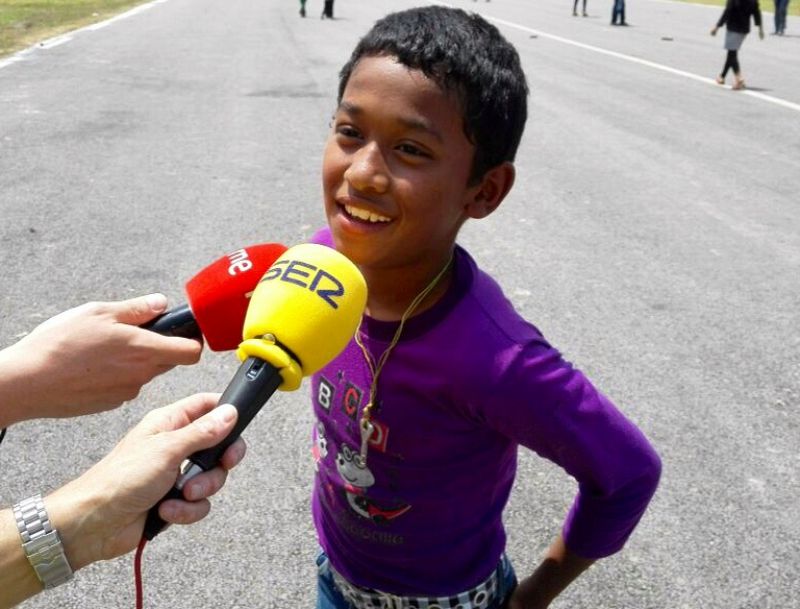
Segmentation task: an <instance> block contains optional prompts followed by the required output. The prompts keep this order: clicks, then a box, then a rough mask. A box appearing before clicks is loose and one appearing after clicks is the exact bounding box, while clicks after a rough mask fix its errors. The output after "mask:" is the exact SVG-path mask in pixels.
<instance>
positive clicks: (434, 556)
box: [312, 7, 661, 609]
mask: <svg viewBox="0 0 800 609" xmlns="http://www.w3.org/2000/svg"><path fill="white" fill-rule="evenodd" d="M527 93H528V90H527V85H526V83H525V76H524V74H523V72H522V69H521V67H520V63H519V57H518V55H517V53H516V51H515V50H514V48H513V47H512V46H511V45H510V44H509V43H508V42H507V41H506V40H505V39H504V38H503V37H502V36H501V35H500V33H499V32H498V31H497V29H496V28H495V27H494V26H492V25H490V24H489V23H487V22H486V21H484V20H483V19H482V18H481V17H479V16H477V15H468V14H467V13H465V12H463V11H461V10H456V9H448V8H443V7H426V8H419V9H412V10H409V11H404V12H400V13H395V14H392V15H389V16H387V17H385V18H384V19H382V20H381V21H379V22H377V23H376V24H375V26H374V27H373V29H372V30H371V31H370V32H369V33H368V34H367V35H366V36H365V37H364V38H363V39H362V40H361V41H360V42H359V44H358V45H357V47H356V49H355V51H354V52H353V55H352V56H351V58H350V60H349V61H348V63H347V64H346V65H345V66H344V68H343V69H342V72H341V79H340V85H339V105H338V108H337V110H336V113H335V115H334V117H333V123H332V131H331V135H330V137H329V140H328V143H327V145H326V149H325V155H324V160H323V188H324V195H325V210H326V215H327V220H328V225H329V228H328V229H325V230H323V231H320V232H319V233H317V235H315V237H314V241H317V242H320V243H325V244H329V245H333V246H334V247H336V249H337V250H339V251H341V252H342V253H344V254H345V255H347V256H348V257H349V258H350V259H351V260H353V262H355V263H356V264H357V265H358V266H359V268H360V269H361V271H362V272H363V274H364V276H365V278H366V280H367V285H368V287H369V297H368V302H367V311H366V315H365V316H364V318H363V320H362V323H361V326H360V328H359V330H358V331H357V333H356V336H355V337H354V340H353V341H351V342H350V344H349V345H348V346H347V348H346V349H345V350H344V352H343V353H342V354H341V355H340V356H339V357H338V358H337V359H335V360H334V361H333V362H332V363H331V364H330V365H329V366H327V367H325V368H324V369H323V370H321V371H320V372H319V373H318V374H316V375H315V376H314V379H313V382H312V392H313V402H314V412H315V415H316V417H317V421H316V425H315V429H314V445H313V451H312V452H313V454H314V457H315V460H316V464H317V476H316V482H315V489H314V496H313V506H312V509H313V515H314V522H315V526H316V528H317V532H318V536H319V541H320V544H321V546H322V548H323V550H324V552H323V553H322V554H321V555H320V557H319V559H318V565H319V579H318V601H317V607H318V609H332V608H337V609H344V608H347V607H354V608H355V609H362V608H367V607H402V608H405V609H409V608H414V607H419V608H426V607H427V608H430V609H432V608H437V607H438V608H455V607H458V608H461V609H467V608H469V609H487V608H491V609H495V608H499V607H511V608H513V609H523V608H524V609H533V608H540V607H546V606H548V604H549V603H550V601H551V600H552V599H553V598H555V596H556V595H557V594H558V593H559V592H560V591H561V590H562V589H563V588H564V587H566V586H567V585H568V584H569V582H570V581H572V580H573V579H574V578H575V577H577V575H579V574H580V573H581V572H582V571H583V570H584V569H586V568H587V567H588V566H589V565H590V564H591V563H592V562H593V560H594V559H597V558H600V557H603V556H607V555H609V554H612V553H614V552H616V551H617V550H619V549H620V548H621V547H622V545H623V544H624V542H625V541H626V539H627V538H628V536H629V535H630V533H631V532H632V530H633V528H634V527H635V526H636V523H637V522H638V520H639V518H640V517H641V515H642V514H643V512H644V510H645V508H646V506H647V504H648V502H649V500H650V497H651V496H652V494H653V493H654V492H655V488H656V485H657V483H658V478H659V475H660V471H661V465H660V461H659V459H658V456H657V455H656V454H655V452H654V451H653V449H652V448H651V447H650V445H649V444H648V442H647V440H646V439H645V438H644V436H643V435H642V434H641V432H640V431H639V430H638V429H637V428H636V427H635V426H634V425H633V424H632V423H630V422H629V421H627V420H626V419H625V418H624V417H623V416H622V415H621V414H620V413H619V412H618V411H617V410H616V408H615V407H614V406H613V405H612V404H611V403H610V402H609V401H608V400H607V399H606V398H605V397H604V396H602V395H601V394H599V393H598V392H597V391H596V390H595V389H594V388H593V387H592V385H591V384H590V383H589V382H588V381H587V380H586V378H585V377H584V376H583V375H582V374H581V373H580V372H578V371H577V370H575V369H573V368H572V367H571V366H570V364H568V363H567V362H565V361H564V360H563V359H562V358H561V357H560V355H559V353H558V352H557V351H556V350H555V349H554V348H552V347H551V346H550V345H549V344H548V343H547V342H546V341H545V339H544V338H543V337H542V335H541V334H540V333H539V331H538V330H537V329H536V328H535V327H533V326H532V325H530V324H529V323H527V322H525V321H524V320H523V319H521V318H520V317H519V315H518V314H517V313H516V312H515V311H514V310H513V308H512V306H511V304H510V303H509V302H508V301H507V300H506V299H505V297H504V296H503V294H502V292H501V290H500V288H499V287H498V286H497V284H496V283H495V282H494V281H493V280H492V279H491V278H489V276H488V275H486V274H485V273H483V272H482V271H480V270H479V269H478V268H477V266H476V264H475V262H474V261H473V260H472V258H470V256H469V254H467V252H466V251H465V250H463V249H462V248H461V247H459V246H457V245H456V243H455V241H456V236H457V234H458V231H459V229H460V227H461V226H462V224H463V223H464V221H465V220H467V219H468V218H475V219H478V218H483V217H485V216H487V215H489V214H490V213H492V212H493V211H494V210H495V209H496V208H497V207H498V205H500V203H501V201H502V200H503V198H504V197H505V196H506V195H507V194H508V192H509V190H510V189H511V186H512V184H513V181H514V166H513V164H512V161H513V159H514V155H515V153H516V149H517V146H518V144H519V141H520V138H521V136H522V131H523V128H524V125H525V120H526V116H527V108H526V104H527V101H526V98H527ZM519 444H522V445H524V446H526V447H528V448H530V449H532V450H534V451H536V452H537V453H538V454H540V455H541V456H543V457H545V458H548V459H550V460H552V461H554V462H555V463H557V464H559V465H560V466H561V467H563V468H564V469H565V470H566V471H567V472H568V473H569V474H570V475H572V476H573V477H575V478H576V479H577V480H578V482H579V484H580V491H579V493H578V496H577V498H576V500H575V502H574V505H573V507H572V509H571V511H570V513H569V515H568V516H567V519H566V523H565V524H564V527H563V531H562V535H560V536H559V537H558V538H557V539H556V540H555V541H554V542H553V544H552V546H551V547H550V549H549V551H548V555H547V557H546V558H545V560H544V561H543V562H542V564H541V566H540V567H539V568H538V569H536V571H535V572H534V573H533V574H532V575H531V576H529V577H527V578H524V579H522V581H521V582H520V584H519V586H516V583H517V580H516V577H515V574H514V570H513V569H512V567H511V565H510V563H509V561H508V559H507V558H506V556H505V554H504V546H505V532H504V530H503V525H502V511H503V508H504V506H505V504H506V501H507V499H508V496H509V492H510V490H511V486H512V483H513V480H514V475H515V470H516V451H517V446H518V445H519ZM515 586H516V587H515Z"/></svg>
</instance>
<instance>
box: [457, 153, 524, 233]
mask: <svg viewBox="0 0 800 609" xmlns="http://www.w3.org/2000/svg"><path fill="white" fill-rule="evenodd" d="M515 176H516V170H515V169H514V164H513V163H511V162H510V161H506V162H504V163H501V164H500V165H497V166H496V167H492V168H491V169H489V170H488V171H487V172H486V173H485V174H483V177H482V178H481V181H480V183H478V184H477V185H475V186H474V187H473V188H474V190H473V193H472V196H471V198H470V201H469V203H468V204H467V206H466V211H467V216H468V217H470V218H474V219H476V220H478V219H480V218H485V217H486V216H488V215H489V214H490V213H492V212H493V211H494V210H495V209H497V208H498V206H499V205H500V203H502V202H503V199H505V198H506V195H507V194H508V192H509V191H510V190H511V187H512V186H513V185H514V177H515Z"/></svg>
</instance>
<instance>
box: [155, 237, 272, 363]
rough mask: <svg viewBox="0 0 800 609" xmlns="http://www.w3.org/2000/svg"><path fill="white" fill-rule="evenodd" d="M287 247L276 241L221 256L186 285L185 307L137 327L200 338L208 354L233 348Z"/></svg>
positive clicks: (239, 339)
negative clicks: (256, 293) (260, 286)
mask: <svg viewBox="0 0 800 609" xmlns="http://www.w3.org/2000/svg"><path fill="white" fill-rule="evenodd" d="M286 249H287V248H286V246H285V245H281V244H280V243H262V244H259V245H251V246H248V247H243V248H241V249H238V250H236V251H234V252H231V253H230V254H226V255H225V256H223V257H222V258H220V259H219V260H217V261H216V262H213V263H211V264H209V265H208V266H207V267H205V268H204V269H203V270H202V271H200V272H199V273H197V274H196V275H195V276H194V277H192V278H191V279H190V280H189V281H187V282H186V296H187V300H188V303H187V304H185V305H181V306H179V307H175V308H174V309H170V310H169V311H167V312H166V313H163V314H161V315H159V316H158V317H156V318H155V319H153V320H151V321H149V322H147V323H146V324H143V325H142V326H141V327H142V328H145V329H147V330H152V331H153V332H158V333H159V334H164V335H166V336H183V337H184V338H205V339H206V342H207V343H208V346H209V348H210V349H211V350H212V351H231V350H233V349H236V348H237V347H238V346H239V343H241V342H242V326H243V325H244V318H245V315H246V314H247V307H248V305H249V304H250V296H251V295H252V293H253V291H254V290H255V289H256V286H257V285H258V282H259V281H260V280H261V277H263V275H264V273H266V272H267V270H268V269H269V267H271V266H272V264H273V263H274V262H275V261H276V260H277V259H278V258H280V256H281V255H282V254H283V253H284V252H285V251H286Z"/></svg>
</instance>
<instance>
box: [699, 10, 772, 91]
mask: <svg viewBox="0 0 800 609" xmlns="http://www.w3.org/2000/svg"><path fill="white" fill-rule="evenodd" d="M751 17H752V19H753V21H755V24H756V26H758V37H759V38H760V39H762V40H763V39H764V28H763V26H762V24H761V8H760V7H759V6H758V0H728V1H727V2H726V4H725V9H724V10H723V11H722V15H721V16H720V18H719V21H717V25H715V26H714V27H713V28H712V29H711V35H712V36H716V35H717V31H718V30H719V28H721V27H722V26H723V25H724V26H725V27H726V30H725V50H726V51H727V55H726V56H725V65H724V66H723V67H722V72H720V75H719V76H717V79H716V80H717V84H719V85H724V84H725V77H726V76H727V74H728V70H733V77H734V83H733V87H732V88H733V89H734V90H738V89H744V87H745V83H744V77H743V76H742V70H741V67H740V65H739V49H740V48H741V47H742V43H743V42H744V39H745V38H747V34H749V33H750V18H751Z"/></svg>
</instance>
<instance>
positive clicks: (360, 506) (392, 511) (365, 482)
mask: <svg viewBox="0 0 800 609" xmlns="http://www.w3.org/2000/svg"><path fill="white" fill-rule="evenodd" d="M336 471H338V472H339V475H340V476H341V477H342V480H344V483H345V493H346V495H347V503H348V504H349V505H350V508H351V509H352V510H353V511H354V512H355V513H356V514H358V515H360V516H363V517H364V518H368V519H369V520H371V521H372V522H374V523H376V524H382V523H385V522H388V521H390V520H394V519H395V518H397V517H398V516H401V515H403V514H405V513H406V512H407V511H408V510H410V509H411V506H410V505H407V504H403V505H400V506H397V507H393V508H386V507H380V506H378V505H377V504H375V503H374V502H373V501H372V500H371V499H370V498H369V497H367V489H369V488H370V487H371V486H372V485H373V484H375V476H374V475H373V474H372V472H371V471H370V469H369V468H368V467H367V465H366V464H365V463H363V462H362V460H361V456H360V455H359V454H358V453H357V452H356V451H354V450H351V449H350V447H349V446H348V445H347V444H342V448H341V450H340V451H339V454H338V455H336Z"/></svg>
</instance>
